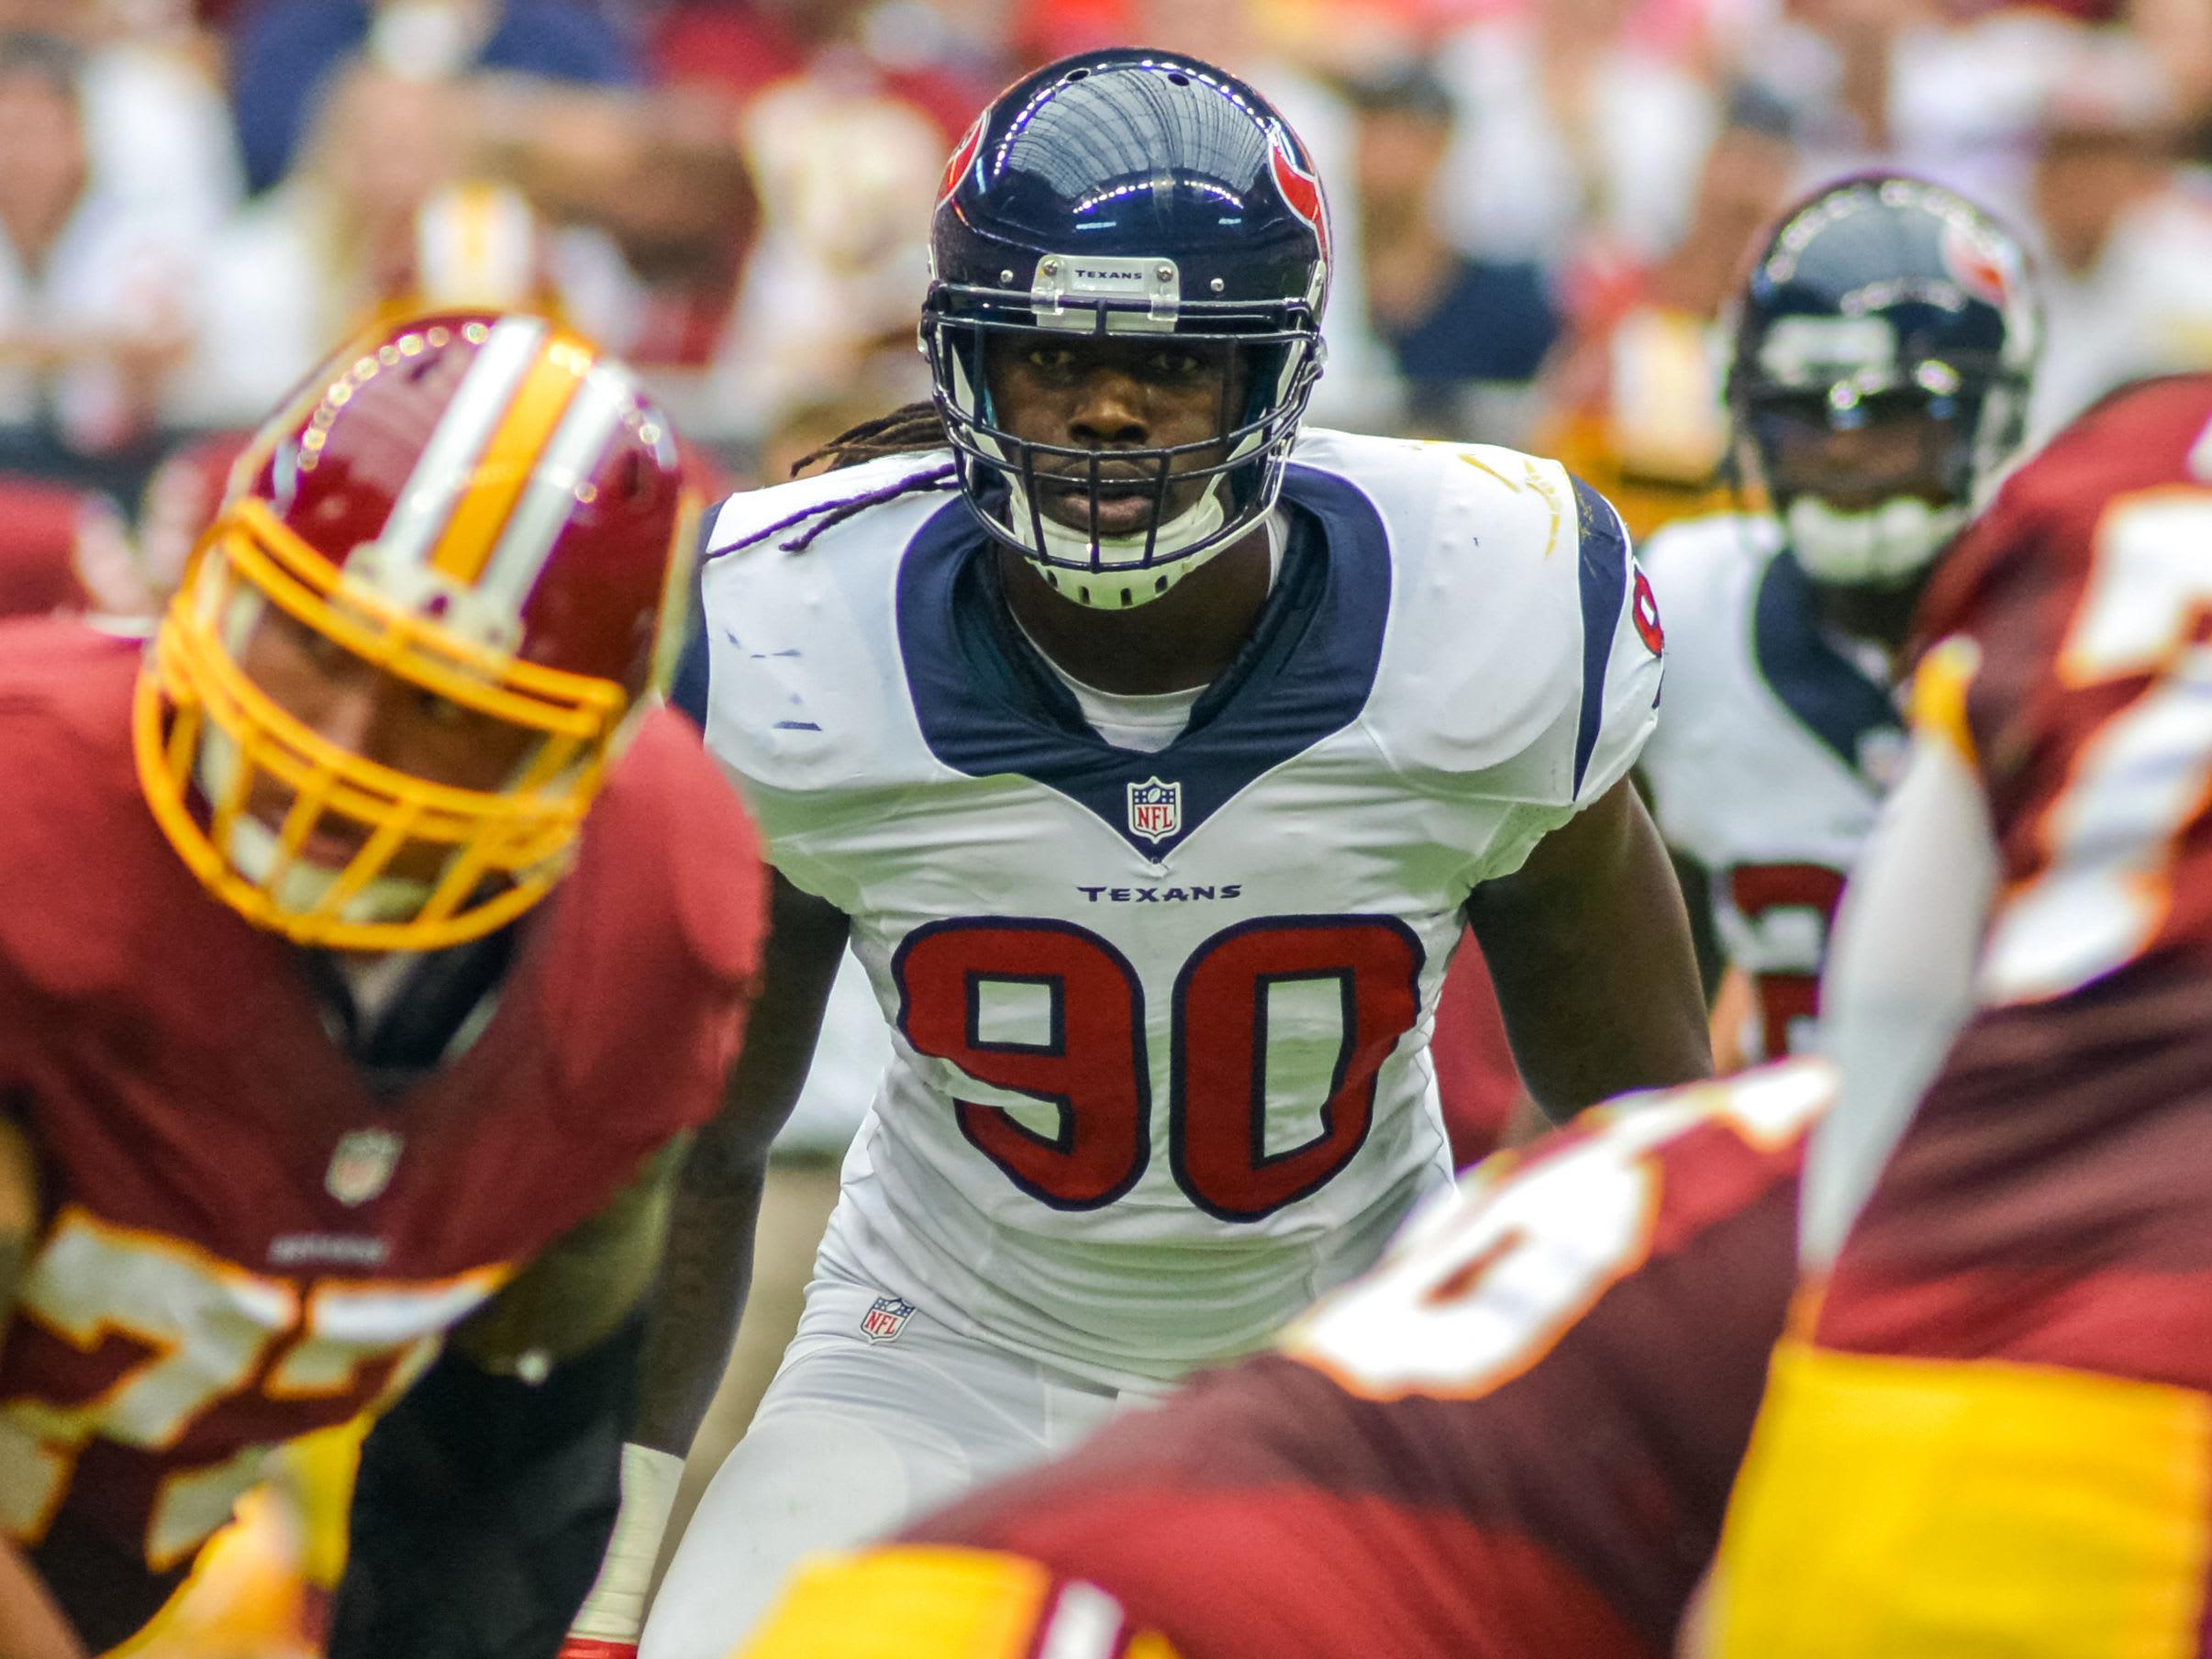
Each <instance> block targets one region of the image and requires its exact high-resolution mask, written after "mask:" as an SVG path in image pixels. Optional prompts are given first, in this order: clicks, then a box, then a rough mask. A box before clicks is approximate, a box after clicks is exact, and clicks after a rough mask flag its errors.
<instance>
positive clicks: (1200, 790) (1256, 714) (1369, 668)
mask: <svg viewBox="0 0 2212 1659" xmlns="http://www.w3.org/2000/svg"><path fill="white" fill-rule="evenodd" d="M1283 497H1284V501H1286V502H1287V503H1289V504H1290V506H1291V508H1292V523H1293V532H1292V535H1291V537H1290V540H1289V544H1288V546H1287V547H1286V548H1285V549H1284V558H1283V568H1282V571H1281V573H1280V574H1279V575H1278V576H1277V578H1276V582H1275V589H1274V592H1273V593H1272V594H1271V595H1269V596H1268V600H1267V603H1266V605H1265V606H1264V607H1262V609H1261V613H1260V618H1259V621H1258V623H1257V624H1256V626H1255V627H1254V629H1253V631H1252V637H1251V640H1248V641H1247V642H1246V644H1245V647H1244V649H1243V651H1241V652H1240V653H1239V656H1238V658H1237V661H1236V662H1234V663H1232V664H1231V665H1230V667H1229V670H1228V673H1226V674H1223V675H1222V676H1221V678H1220V679H1218V680H1217V681H1216V682H1215V683H1214V685H1212V686H1210V687H1209V688H1208V689H1207V691H1206V695H1205V696H1202V697H1201V698H1199V700H1198V703H1197V705H1196V706H1195V707H1194V708H1193V709H1192V711H1191V724H1190V727H1189V729H1187V730H1185V731H1184V733H1183V735H1182V736H1181V737H1179V738H1177V739H1176V740H1174V741H1173V743H1171V744H1169V745H1168V747H1167V748H1165V749H1163V750H1162V751H1161V752H1159V753H1157V754H1142V753H1139V752H1134V751H1131V750H1126V749H1117V748H1115V747H1114V746H1113V745H1112V744H1110V743H1108V742H1106V740H1104V739H1103V738H1101V737H1099V736H1098V734H1097V733H1096V732H1095V731H1093V730H1092V729H1091V728H1090V727H1089V725H1088V724H1086V723H1085V722H1084V718H1083V716H1082V713H1081V711H1080V710H1079V709H1078V708H1077V707H1076V706H1075V700H1074V698H1073V696H1072V695H1070V693H1069V692H1068V690H1067V687H1066V686H1065V685H1062V684H1061V682H1060V680H1059V679H1058V677H1057V676H1055V675H1054V674H1051V673H1050V670H1049V669H1046V668H1045V667H1044V666H1043V665H1042V664H1040V663H1039V662H1037V660H1036V658H1035V656H1034V654H1033V652H1032V651H1030V648H1029V647H1028V643H1027V641H1025V640H1021V639H1020V637H1019V636H1018V634H1017V632H1016V631H1015V629H1013V628H1012V626H1011V623H1010V620H1009V619H1008V618H1007V617H1006V611H1005V603H1004V600H1003V599H1002V598H1001V597H1000V596H998V595H997V593H996V592H995V585H994V582H995V572H994V571H992V570H991V563H992V561H991V559H990V558H989V556H988V554H987V551H986V547H987V544H986V543H985V542H984V540H983V538H982V536H981V534H980V533H979V531H978V530H977V528H976V525H975V520H974V519H973V517H972V516H971V515H970V514H969V512H968V509H967V507H966V505H965V504H964V503H962V502H960V501H952V502H948V503H947V504H946V505H945V506H944V507H942V508H940V509H939V511H937V512H936V513H934V514H932V515H931V516H930V518H929V519H928V522H927V523H925V524H924V525H923V526H922V528H921V529H919V530H918V531H917V532H916V534H915V537H914V540H912V541H911V542H909V543H908V545H907V548H906V556H905V558H904V559H903V560H902V561H901V562H900V566H899V576H898V637H899V650H900V652H901V654H902V655H903V656H904V657H905V659H906V684H907V686H908V689H909V690H910V692H911V694H912V696H913V698H914V710H915V714H916V717H917V718H918V720H919V721H920V724H921V730H922V737H923V739H924V740H925V741H927V742H928V745H929V749H930V752H932V753H933V754H935V755H936V756H937V758H938V759H939V760H940V761H942V762H944V763H945V764H946V765H948V766H950V767H952V768H953V769H954V770H956V771H959V772H964V773H966V774H968V775H970V776H971V777H991V776H997V775H1002V774H1008V773H1012V774H1017V775H1019V776H1022V777H1027V778H1029V779H1030V780H1032V781H1033V782H1036V783H1039V784H1042V785H1044V786H1045V787H1047V788H1048V789H1053V790H1057V791H1058V792H1059V793H1060V794H1062V795H1064V796H1067V797H1068V798H1069V799H1070V800H1072V801H1074V802H1076V803H1077V804H1078V805H1080V806H1082V807H1085V808H1086V809H1087V810H1089V811H1090V812H1092V813H1093V814H1095V816H1096V817H1097V818H1098V819H1099V820H1100V821H1101V822H1102V823H1105V824H1106V825H1107V826H1108V827H1110V828H1111V829H1112V830H1114V831H1115V832H1116V833H1117V834H1118V835H1121V836H1122V837H1124V838H1125V839H1126V840H1128V843H1129V844H1130V845H1131V846H1132V847H1134V848H1136V849H1137V851H1138V852H1141V853H1143V854H1144V855H1145V856H1146V857H1147V858H1149V859H1151V860H1153V861H1154V862H1158V861H1160V860H1162V859H1165V858H1166V857H1167V856H1168V855H1169V854H1170V853H1171V852H1173V851H1174V850H1175V848H1176V847H1178V846H1180V845H1181V844H1182V842H1183V841H1184V839H1185V838H1186V837H1188V836H1189V835H1190V833H1191V832H1192V831H1193V830H1195V829H1197V827H1198V826H1199V825H1200V824H1202V823H1204V822H1206V819H1207V818H1210V817H1212V816H1213V815H1214V813H1216V812H1217V811H1218V810H1220V808H1221V807H1223V806H1225V805H1226V804H1227V803H1228V801H1229V800H1230V799H1232V798H1233V797H1234V796H1236V795H1237V794H1238V793H1239V791H1241V790H1242V789H1243V788H1244V787H1245V785H1248V784H1250V783H1251V782H1252V781H1253V780H1254V779H1256V778H1258V777H1260V776H1261V775H1262V774H1264V773H1266V772H1268V771H1270V770H1272V769H1273V768H1274V767H1276V766H1278V765H1280V764H1282V763H1284V761H1287V760H1289V759H1290V758H1291V757H1292V756H1293V755H1295V754H1298V753H1300V752H1304V751H1305V750H1307V749H1310V748H1312V747H1313V746H1314V744H1316V743H1317V742H1319V741H1320V740H1322V739H1323V738H1325V737H1327V736H1328V735H1329V734H1330V733H1331V732H1333V731H1338V730H1340V729H1342V728H1344V727H1345V726H1348V725H1350V724H1351V722H1352V721H1353V720H1354V719H1356V718H1358V717H1359V713H1360V711H1361V709H1362V708H1364V707H1366V706H1367V696H1368V693H1369V692H1370V691H1371V690H1372V689H1373V685H1374V677H1375V667H1376V664H1377V663H1378V662H1380V661H1381V658H1382V653H1383V629H1384V620H1385V618H1387V616H1388V614H1389V609H1390V578H1391V570H1390V548H1389V542H1388V540H1387V538H1386V537H1385V535H1384V529H1383V520H1382V517H1381V515H1380V514H1378V513H1377V512H1376V511H1375V509H1374V506H1373V503H1372V502H1370V501H1369V500H1368V499H1367V497H1366V496H1365V495H1362V493H1361V492H1360V491H1359V490H1358V489H1357V488H1355V487H1354V486H1353V485H1352V484H1349V483H1347V482H1346V481H1345V480H1343V479H1341V478H1339V477H1337V476H1336V475H1334V474H1333V473H1323V472H1319V471H1317V470H1316V469H1314V468H1312V467H1306V466H1299V465H1295V464H1294V465H1292V466H1290V467H1289V468H1287V469H1286V470H1285V473H1284V484H1283ZM1301 520H1303V522H1301ZM1155 780H1156V781H1157V782H1158V783H1159V784H1160V785H1162V786H1163V787H1165V788H1167V789H1169V790H1170V791H1172V793H1173V803H1174V804H1173V813H1172V815H1171V816H1172V818H1173V825H1174V827H1173V829H1172V830H1167V831H1166V832H1164V833H1159V832H1157V831H1158V826H1159V825H1160V823H1161V821H1162V819H1161V817H1160V815H1159V814H1158V813H1157V812H1154V813H1150V814H1148V815H1146V821H1148V822H1149V823H1150V825H1152V826H1153V828H1154V831H1155V832H1154V833H1143V832H1140V831H1139V829H1138V828H1137V827H1136V826H1137V823H1138V821H1139V815H1138V814H1137V812H1136V811H1135V810H1134V805H1135V801H1136V799H1137V796H1136V792H1137V791H1139V790H1141V789H1145V786H1146V785H1150V784H1152V783H1153V782H1154V781H1155ZM1146 798H1148V799H1150V800H1154V801H1157V800H1158V799H1159V791H1157V790H1148V791H1147V792H1146Z"/></svg>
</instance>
